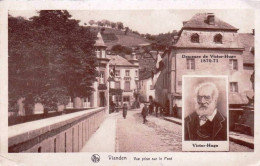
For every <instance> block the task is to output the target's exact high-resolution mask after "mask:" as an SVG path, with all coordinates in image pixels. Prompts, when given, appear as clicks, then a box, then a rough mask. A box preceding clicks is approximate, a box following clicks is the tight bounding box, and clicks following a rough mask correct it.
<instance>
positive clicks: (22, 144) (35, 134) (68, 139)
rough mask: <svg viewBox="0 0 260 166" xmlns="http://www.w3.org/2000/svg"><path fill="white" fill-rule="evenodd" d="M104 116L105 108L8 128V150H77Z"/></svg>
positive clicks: (15, 151)
mask: <svg viewBox="0 0 260 166" xmlns="http://www.w3.org/2000/svg"><path fill="white" fill-rule="evenodd" d="M104 118H105V108H103V107H101V108H96V109H91V110H86V111H80V112H76V113H71V114H66V115H61V116H58V117H52V118H48V119H42V120H37V121H33V122H27V123H23V124H19V125H14V126H10V127H9V128H8V147H9V149H8V150H9V152H11V153H19V152H26V153H37V152H38V153H40V152H78V151H80V149H81V148H82V147H83V146H84V145H85V143H86V142H87V141H88V140H89V138H90V137H91V135H92V134H93V133H94V132H95V131H96V130H97V129H98V127H99V126H100V124H101V123H102V122H103V120H104Z"/></svg>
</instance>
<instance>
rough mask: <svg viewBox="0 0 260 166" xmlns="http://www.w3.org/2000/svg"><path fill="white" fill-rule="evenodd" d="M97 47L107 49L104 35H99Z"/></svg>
mask: <svg viewBox="0 0 260 166" xmlns="http://www.w3.org/2000/svg"><path fill="white" fill-rule="evenodd" d="M94 46H96V47H107V46H106V44H105V42H104V40H103V38H102V35H101V34H100V32H99V33H98V34H97V40H96V43H95V45H94Z"/></svg>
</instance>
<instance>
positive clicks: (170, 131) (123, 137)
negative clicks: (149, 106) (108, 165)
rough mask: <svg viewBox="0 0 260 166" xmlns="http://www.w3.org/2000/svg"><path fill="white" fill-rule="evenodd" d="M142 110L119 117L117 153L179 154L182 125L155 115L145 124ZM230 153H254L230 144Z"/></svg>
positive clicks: (149, 117)
mask: <svg viewBox="0 0 260 166" xmlns="http://www.w3.org/2000/svg"><path fill="white" fill-rule="evenodd" d="M140 112H141V110H130V111H128V113H127V117H126V119H124V118H123V117H122V113H121V112H120V114H119V115H118V116H117V126H116V128H117V129H116V130H117V134H116V151H117V152H178V151H181V140H182V137H181V130H182V128H181V125H178V124H175V123H172V122H168V121H166V120H164V119H162V118H157V117H155V116H153V115H149V116H147V120H148V122H147V123H146V124H143V118H142V116H141V113H140ZM230 151H236V152H239V151H243V152H248V151H253V149H250V148H248V147H245V146H241V145H238V144H236V143H233V142H230Z"/></svg>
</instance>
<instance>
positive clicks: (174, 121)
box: [163, 117, 182, 125]
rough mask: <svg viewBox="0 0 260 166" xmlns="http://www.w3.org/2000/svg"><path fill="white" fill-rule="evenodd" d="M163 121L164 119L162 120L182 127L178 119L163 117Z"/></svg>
mask: <svg viewBox="0 0 260 166" xmlns="http://www.w3.org/2000/svg"><path fill="white" fill-rule="evenodd" d="M163 119H164V120H167V121H170V122H173V123H176V124H179V125H182V120H181V119H179V118H174V117H164V118H163Z"/></svg>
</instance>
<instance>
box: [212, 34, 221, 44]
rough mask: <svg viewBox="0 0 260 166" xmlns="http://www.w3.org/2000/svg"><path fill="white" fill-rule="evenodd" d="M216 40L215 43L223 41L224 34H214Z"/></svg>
mask: <svg viewBox="0 0 260 166" xmlns="http://www.w3.org/2000/svg"><path fill="white" fill-rule="evenodd" d="M214 42H215V43H222V35H221V34H217V35H215V36H214Z"/></svg>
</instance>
